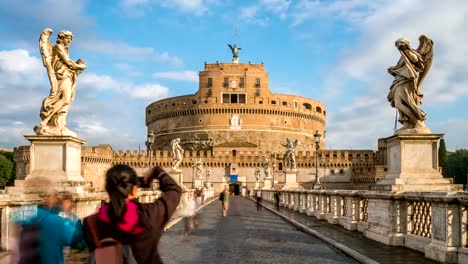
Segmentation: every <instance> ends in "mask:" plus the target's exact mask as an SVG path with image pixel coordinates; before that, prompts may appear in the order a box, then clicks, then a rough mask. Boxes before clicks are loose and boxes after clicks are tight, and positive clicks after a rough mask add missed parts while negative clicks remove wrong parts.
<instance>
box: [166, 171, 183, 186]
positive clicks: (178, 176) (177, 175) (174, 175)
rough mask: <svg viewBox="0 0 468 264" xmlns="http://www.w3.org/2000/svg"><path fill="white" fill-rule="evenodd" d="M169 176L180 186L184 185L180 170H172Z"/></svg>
mask: <svg viewBox="0 0 468 264" xmlns="http://www.w3.org/2000/svg"><path fill="white" fill-rule="evenodd" d="M169 175H171V177H172V178H173V179H174V180H175V181H176V182H177V183H178V184H179V185H180V186H183V185H184V173H183V172H182V171H180V170H172V171H170V172H169Z"/></svg>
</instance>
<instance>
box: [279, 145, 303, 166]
mask: <svg viewBox="0 0 468 264" xmlns="http://www.w3.org/2000/svg"><path fill="white" fill-rule="evenodd" d="M282 145H283V144H282ZM299 145H300V142H299V141H298V140H297V139H296V141H294V142H293V141H292V140H291V139H290V138H288V139H287V143H286V144H285V145H283V146H284V147H286V153H285V154H284V164H285V165H286V170H292V171H295V170H297V167H296V156H295V154H294V152H295V151H296V149H297V146H299Z"/></svg>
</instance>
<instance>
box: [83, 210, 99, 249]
mask: <svg viewBox="0 0 468 264" xmlns="http://www.w3.org/2000/svg"><path fill="white" fill-rule="evenodd" d="M86 222H87V223H88V226H89V231H90V233H91V236H92V237H93V241H94V246H95V247H96V248H101V247H102V245H101V241H100V240H99V236H98V232H97V217H96V215H91V216H89V217H87V218H86Z"/></svg>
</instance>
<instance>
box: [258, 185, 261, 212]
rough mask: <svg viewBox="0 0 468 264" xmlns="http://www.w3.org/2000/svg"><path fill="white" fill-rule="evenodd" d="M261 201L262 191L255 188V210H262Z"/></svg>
mask: <svg viewBox="0 0 468 264" xmlns="http://www.w3.org/2000/svg"><path fill="white" fill-rule="evenodd" d="M261 202H262V191H260V190H257V211H261V210H262V205H261Z"/></svg>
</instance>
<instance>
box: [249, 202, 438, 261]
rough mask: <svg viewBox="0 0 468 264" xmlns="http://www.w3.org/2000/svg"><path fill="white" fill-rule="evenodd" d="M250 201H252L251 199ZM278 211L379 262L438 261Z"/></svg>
mask: <svg viewBox="0 0 468 264" xmlns="http://www.w3.org/2000/svg"><path fill="white" fill-rule="evenodd" d="M252 203H254V202H253V201H252ZM263 205H264V206H268V207H269V208H271V209H274V205H273V204H272V203H270V202H263ZM280 213H281V214H283V215H286V216H287V217H290V218H291V219H294V220H295V221H297V222H299V223H301V224H303V225H306V226H307V227H309V228H311V229H313V230H315V231H317V232H319V233H321V234H323V235H325V236H327V237H329V238H331V239H333V240H335V241H338V242H339V243H341V244H343V245H345V246H347V247H349V248H351V249H353V250H356V251H357V252H359V253H361V254H363V255H365V256H367V257H369V258H371V259H373V260H375V261H377V262H380V263H381V264H399V263H402V264H412V263H421V264H422V263H424V264H436V263H438V262H435V261H432V260H430V259H427V258H425V257H424V253H421V252H419V251H416V250H412V249H409V248H406V247H394V246H387V245H384V244H382V243H379V242H377V241H374V240H371V239H369V238H366V237H365V236H364V235H363V234H362V233H361V232H358V231H349V230H347V229H345V228H343V227H341V226H339V225H332V224H330V223H328V222H327V221H325V220H318V219H317V218H315V217H313V216H307V215H306V214H301V213H299V212H297V211H293V210H290V209H286V208H284V207H281V208H280Z"/></svg>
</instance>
